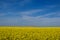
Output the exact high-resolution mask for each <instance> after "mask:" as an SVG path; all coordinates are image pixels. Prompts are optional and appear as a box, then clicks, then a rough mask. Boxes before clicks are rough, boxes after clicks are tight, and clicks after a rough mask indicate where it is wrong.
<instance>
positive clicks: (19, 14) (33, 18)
mask: <svg viewBox="0 0 60 40" xmlns="http://www.w3.org/2000/svg"><path fill="white" fill-rule="evenodd" d="M0 25H7V26H8V25H9V26H10V25H11V26H13V25H17V26H60V0H0Z"/></svg>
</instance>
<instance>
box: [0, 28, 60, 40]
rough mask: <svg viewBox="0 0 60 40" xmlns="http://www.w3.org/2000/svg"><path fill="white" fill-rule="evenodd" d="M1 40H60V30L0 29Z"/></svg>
mask: <svg viewBox="0 0 60 40" xmlns="http://www.w3.org/2000/svg"><path fill="white" fill-rule="evenodd" d="M0 40H60V28H59V27H55V28H54V27H45V28H44V27H0Z"/></svg>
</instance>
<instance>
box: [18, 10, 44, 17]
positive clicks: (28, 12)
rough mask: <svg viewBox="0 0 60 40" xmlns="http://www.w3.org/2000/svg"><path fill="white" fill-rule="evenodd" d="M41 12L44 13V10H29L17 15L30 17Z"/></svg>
mask: <svg viewBox="0 0 60 40" xmlns="http://www.w3.org/2000/svg"><path fill="white" fill-rule="evenodd" d="M41 11H44V10H42V9H36V10H29V11H23V12H19V14H21V15H22V16H24V15H31V14H34V13H38V12H41Z"/></svg>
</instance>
